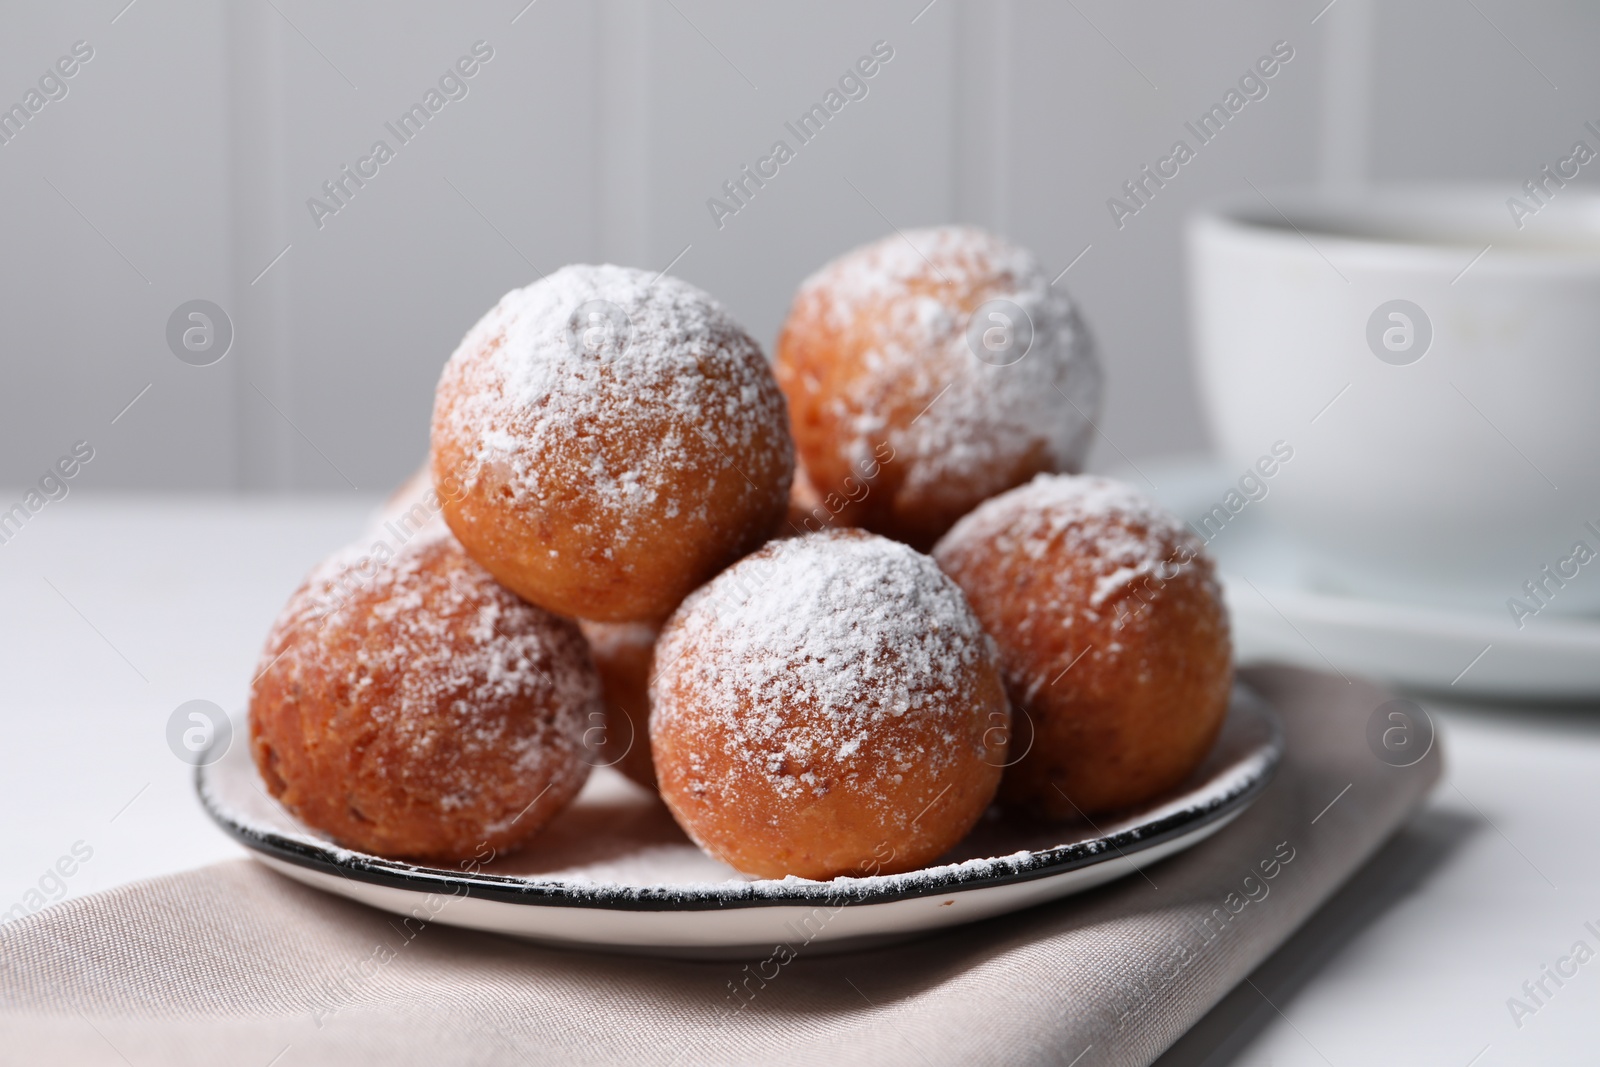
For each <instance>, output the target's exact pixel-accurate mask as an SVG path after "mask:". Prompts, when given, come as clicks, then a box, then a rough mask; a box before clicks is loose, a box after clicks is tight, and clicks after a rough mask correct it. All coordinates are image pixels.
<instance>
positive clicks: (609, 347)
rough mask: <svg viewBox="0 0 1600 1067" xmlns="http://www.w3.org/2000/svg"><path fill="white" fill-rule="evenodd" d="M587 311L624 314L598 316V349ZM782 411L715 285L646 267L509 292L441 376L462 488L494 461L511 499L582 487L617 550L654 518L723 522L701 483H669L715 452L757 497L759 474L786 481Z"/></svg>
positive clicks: (592, 526)
mask: <svg viewBox="0 0 1600 1067" xmlns="http://www.w3.org/2000/svg"><path fill="white" fill-rule="evenodd" d="M586 306H592V307H605V306H609V308H611V309H615V312H613V314H615V313H616V312H620V314H621V315H622V316H623V317H624V319H625V321H624V320H622V319H614V320H608V319H606V317H605V315H604V314H602V315H601V317H600V319H598V320H593V321H596V322H598V323H599V324H600V326H599V328H600V329H601V331H602V333H601V334H598V335H596V336H597V337H603V338H604V339H603V341H602V342H601V343H600V344H599V345H598V347H595V346H591V347H590V348H588V349H586V348H585V347H584V342H583V341H582V339H581V338H582V334H581V331H582V330H583V329H584V328H585V326H584V323H585V322H587V321H591V320H589V319H587V317H585V316H579V318H578V319H576V320H575V319H574V316H575V315H578V313H579V311H580V309H582V308H585V307H586ZM574 325H576V326H577V328H578V331H579V339H578V340H576V341H575V340H574ZM606 331H612V332H606ZM624 334H625V338H626V340H625V344H623V343H621V336H620V335H624ZM785 419H786V413H785V408H784V401H783V396H782V394H781V393H780V392H779V390H778V389H777V387H776V383H775V382H774V380H773V378H772V374H771V371H770V369H769V368H768V365H767V361H766V358H765V356H764V355H763V354H762V352H761V349H760V346H758V345H757V344H756V343H755V341H753V340H752V339H751V338H750V336H749V335H748V334H747V333H746V332H745V331H744V330H743V328H742V327H740V326H739V325H738V323H736V322H735V321H734V320H733V318H732V317H731V316H730V315H729V314H728V313H727V311H726V310H725V309H724V308H723V307H722V305H720V304H718V303H717V302H716V301H715V300H713V299H712V298H711V297H710V296H708V295H707V294H706V293H704V292H703V291H701V290H700V289H697V288H695V287H694V286H692V285H690V284H688V283H687V282H684V281H681V280H679V279H677V278H674V277H670V276H665V275H653V274H651V273H650V272H647V271H642V270H635V269H632V268H627V267H617V266H611V265H603V266H586V265H573V266H567V267H563V268H561V269H560V270H558V271H556V272H555V273H553V274H550V275H549V276H547V277H545V278H543V279H541V280H539V281H537V282H534V283H533V284H532V285H529V286H527V287H525V288H522V289H515V290H512V291H511V292H509V293H507V294H506V295H505V296H504V297H502V298H501V299H500V301H499V303H497V304H496V305H495V306H494V308H492V309H491V310H490V311H489V312H488V314H486V315H484V317H483V318H482V319H481V320H479V322H478V323H477V324H476V325H475V326H473V328H472V329H471V330H470V331H468V333H467V335H466V336H465V337H464V338H463V339H462V341H461V344H460V345H459V346H458V347H457V349H456V351H455V352H454V354H452V355H451V357H450V360H449V362H448V363H447V364H446V366H445V369H444V373H443V375H442V377H441V380H440V385H439V393H438V400H437V402H436V405H435V412H434V433H435V437H436V438H437V437H438V435H439V434H440V433H441V432H443V433H445V434H446V435H447V436H448V437H449V438H450V439H451V440H453V441H456V442H469V443H470V445H469V447H468V449H467V454H466V456H465V462H463V463H462V464H461V467H460V469H459V470H457V471H455V472H454V474H455V477H456V478H457V479H458V480H459V482H460V483H461V486H462V488H463V489H465V490H469V491H470V490H471V489H472V488H473V487H474V486H476V485H477V483H478V481H479V479H480V478H482V477H483V475H484V472H485V471H486V469H489V468H493V469H494V470H495V471H496V472H497V476H496V482H497V483H498V484H501V485H504V486H505V487H506V488H507V489H508V490H509V492H510V494H511V496H510V501H509V502H510V503H511V504H512V505H514V506H518V507H527V508H532V509H536V510H539V511H548V512H549V513H550V514H552V515H565V514H570V513H571V512H572V510H573V509H571V508H570V507H567V506H566V503H567V501H568V500H569V499H570V498H572V497H573V496H574V495H581V497H582V498H583V500H584V502H585V504H586V505H587V506H588V507H589V509H590V510H591V511H592V514H591V515H588V516H587V517H583V518H580V519H578V520H577V521H578V526H579V529H578V532H579V533H581V534H582V535H583V536H584V537H586V538H589V539H590V540H592V542H593V543H594V544H595V545H596V546H597V551H599V552H600V553H601V554H603V555H607V556H609V555H611V554H612V553H613V552H614V551H620V550H622V549H624V548H626V547H629V546H636V545H637V544H639V543H648V542H649V541H650V540H651V538H652V536H653V534H654V533H655V532H656V531H655V529H654V526H655V525H656V524H655V522H654V518H655V517H656V516H658V515H659V516H663V517H664V518H665V519H667V520H670V521H673V522H700V523H706V522H710V521H712V520H713V518H714V517H713V516H711V515H710V514H709V513H708V508H709V506H710V501H709V499H708V497H707V496H706V495H705V494H704V493H702V494H701V495H699V496H696V495H694V494H683V493H669V492H668V488H669V487H676V486H675V483H674V482H673V481H672V477H671V476H672V474H673V473H674V472H679V471H682V470H684V469H685V468H692V467H694V466H697V465H701V464H703V463H704V462H705V457H706V456H707V455H708V454H710V455H711V456H713V457H714V458H716V459H717V465H718V466H730V465H731V466H732V467H734V468H738V469H740V470H744V471H746V472H747V474H748V477H745V478H742V479H741V484H742V485H744V487H745V488H744V491H745V492H747V494H748V495H750V496H751V497H759V496H761V495H762V494H770V493H771V491H772V489H771V487H770V486H768V485H764V484H759V483H760V482H761V480H762V474H763V473H765V472H767V471H773V472H777V473H779V474H780V475H781V476H780V477H776V478H771V479H769V480H771V481H773V482H775V483H776V482H781V486H780V491H787V487H788V481H789V477H790V475H791V473H792V470H793V453H792V449H791V447H790V444H789V441H788V438H787V435H786V434H781V433H780V434H773V433H771V432H770V428H771V427H773V426H781V425H782V424H783V423H784V421H785ZM752 479H755V480H754V481H752Z"/></svg>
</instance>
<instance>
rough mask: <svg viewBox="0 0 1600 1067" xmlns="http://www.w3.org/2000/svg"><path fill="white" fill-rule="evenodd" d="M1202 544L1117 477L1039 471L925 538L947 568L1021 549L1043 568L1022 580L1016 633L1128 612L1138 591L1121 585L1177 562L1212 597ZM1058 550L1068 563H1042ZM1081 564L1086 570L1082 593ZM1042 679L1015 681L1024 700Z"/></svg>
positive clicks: (1113, 648)
mask: <svg viewBox="0 0 1600 1067" xmlns="http://www.w3.org/2000/svg"><path fill="white" fill-rule="evenodd" d="M1204 551H1205V544H1204V542H1203V541H1202V540H1201V539H1200V538H1199V537H1198V536H1196V535H1195V533H1194V532H1193V531H1192V530H1190V529H1189V528H1188V527H1187V526H1185V525H1184V523H1183V522H1182V521H1181V520H1180V519H1179V518H1178V517H1177V516H1176V515H1173V514H1172V513H1171V512H1169V511H1167V510H1166V509H1165V508H1163V507H1162V506H1161V505H1160V504H1158V503H1157V502H1156V501H1155V500H1153V499H1151V498H1150V497H1149V496H1146V495H1145V494H1144V493H1141V492H1139V491H1138V490H1137V489H1135V488H1133V487H1132V486H1130V485H1128V484H1127V483H1126V482H1120V481H1116V480H1114V479H1111V478H1102V477H1099V476H1096V475H1065V474H1041V475H1038V476H1037V477H1035V478H1034V479H1033V480H1032V481H1031V482H1028V483H1027V484H1026V485H1022V486H1018V487H1017V488H1015V489H1012V490H1011V491H1009V492H1007V493H1003V494H1001V495H1000V496H997V497H994V498H993V499H991V500H987V501H985V502H984V503H983V504H981V505H979V506H978V507H977V508H976V509H974V510H973V511H972V512H971V513H969V514H968V515H966V516H965V517H963V518H962V519H961V521H959V522H957V523H956V525H955V526H954V527H952V528H951V530H950V532H949V533H947V534H946V535H945V536H944V538H943V539H942V540H940V542H939V544H938V545H937V546H935V548H934V556H935V558H936V559H938V560H939V561H940V563H941V564H944V565H946V568H947V569H950V567H951V566H952V565H954V566H955V567H956V568H957V569H960V568H961V567H962V566H965V565H969V563H970V564H971V565H978V566H981V565H983V561H986V560H1016V559H1026V560H1030V561H1033V562H1034V563H1035V564H1038V565H1039V572H1041V573H1045V574H1048V575H1053V581H1052V580H1049V579H1047V580H1045V581H1043V582H1039V583H1037V584H1034V585H1031V586H1030V587H1029V597H1030V610H1029V611H1028V612H1027V613H1026V614H1024V615H1022V616H1021V617H1020V619H1019V621H1018V623H1017V626H1018V628H1019V631H1020V632H1021V633H1023V634H1024V635H1025V634H1027V633H1029V632H1030V631H1031V630H1032V629H1033V627H1034V626H1035V625H1045V626H1049V627H1051V628H1059V629H1062V630H1067V631H1070V630H1071V629H1072V627H1073V624H1074V622H1075V621H1076V620H1078V619H1079V618H1081V619H1083V620H1084V621H1086V622H1088V623H1098V622H1099V621H1100V620H1102V619H1104V618H1106V617H1107V616H1111V617H1112V618H1113V619H1114V620H1118V621H1120V620H1122V619H1127V620H1129V621H1130V622H1137V621H1138V620H1139V617H1140V611H1139V605H1140V603H1141V600H1140V598H1139V597H1138V596H1132V597H1131V599H1130V594H1133V593H1135V592H1136V591H1138V590H1140V589H1141V588H1143V589H1147V590H1154V589H1156V588H1159V587H1160V586H1161V585H1162V584H1163V583H1165V582H1168V581H1171V580H1172V579H1174V578H1176V577H1177V576H1178V575H1179V573H1180V572H1181V573H1184V574H1188V575H1192V576H1193V577H1194V578H1195V579H1197V580H1198V582H1199V583H1200V585H1201V587H1202V589H1203V590H1204V591H1205V592H1206V594H1207V595H1208V596H1210V597H1212V598H1215V599H1216V600H1218V601H1219V602H1220V598H1221V588H1220V586H1219V585H1218V584H1217V581H1216V577H1215V573H1214V570H1213V568H1212V566H1211V564H1210V562H1209V560H1208V559H1207V558H1206V557H1205V556H1204ZM1062 559H1069V560H1071V561H1072V567H1070V568H1054V569H1052V568H1050V567H1049V565H1048V563H1047V561H1049V560H1062ZM1085 574H1087V575H1088V576H1089V577H1090V579H1091V580H1090V582H1089V584H1088V587H1087V595H1085V588H1084V585H1083V579H1084V576H1085ZM1146 595H1149V593H1147V594H1146ZM1130 604H1131V606H1130ZM1121 651H1122V647H1121V645H1120V644H1118V643H1117V642H1115V641H1113V642H1111V643H1109V644H1107V645H1105V646H1104V647H1101V646H1098V645H1097V646H1095V647H1093V648H1092V649H1089V650H1088V651H1086V652H1085V655H1088V656H1091V657H1093V658H1094V659H1096V660H1097V661H1099V660H1111V659H1115V657H1117V655H1118V654H1119V653H1120V652H1121ZM1051 669H1052V670H1054V669H1056V668H1055V665H1053V664H1052V665H1051ZM1019 681H1021V680H1019ZM1052 681H1053V679H1052V678H1051V677H1050V676H1049V674H1048V672H1046V673H1041V674H1038V675H1034V676H1031V677H1029V678H1027V679H1026V680H1025V681H1024V682H1023V684H1021V685H1018V686H1017V687H1016V688H1017V690H1018V692H1019V694H1020V695H1021V696H1022V697H1023V699H1024V700H1032V699H1033V697H1034V696H1035V695H1036V694H1037V693H1038V692H1039V690H1041V689H1043V688H1045V687H1046V686H1048V685H1050V684H1051V683H1052Z"/></svg>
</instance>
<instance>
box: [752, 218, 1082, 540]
mask: <svg viewBox="0 0 1600 1067" xmlns="http://www.w3.org/2000/svg"><path fill="white" fill-rule="evenodd" d="M996 299H1004V300H1008V301H1010V302H1012V303H1013V304H1015V305H1016V306H1017V307H1019V308H1021V309H1022V310H1023V312H1024V313H1025V315H1026V318H1027V321H1028V322H1030V323H1031V326H1032V334H1033V340H1032V344H1031V347H1029V348H1028V349H1027V353H1026V355H1024V356H1022V357H1021V358H1020V359H1018V360H1017V361H1016V362H1012V363H1009V364H1008V365H994V364H992V363H988V362H985V361H984V360H981V359H979V358H978V357H977V356H976V355H975V354H974V352H973V349H972V348H971V347H970V346H969V342H968V339H967V327H968V322H969V319H970V318H971V316H972V315H973V314H974V312H976V311H977V310H978V309H979V308H980V307H981V306H982V305H983V304H985V303H986V302H987V301H990V300H996ZM777 357H778V358H777V372H778V379H779V382H780V383H781V384H782V386H783V389H784V392H785V393H786V394H787V396H788V398H789V404H790V413H791V416H792V419H793V429H794V434H795V441H796V445H797V447H798V449H799V451H800V453H801V455H802V456H803V458H804V461H805V465H806V468H807V470H808V471H809V472H810V474H811V477H812V481H813V483H814V484H815V486H816V488H817V490H818V492H819V493H821V494H823V495H824V496H827V495H828V494H836V495H837V498H838V499H839V500H841V501H845V500H848V501H850V503H849V504H848V506H846V507H845V508H844V512H843V515H842V521H843V522H845V523H847V524H851V525H861V526H866V527H867V528H869V529H873V530H876V531H878V532H881V533H884V534H887V535H889V536H891V537H896V538H898V539H900V540H904V541H907V542H908V543H910V544H913V545H915V546H918V547H922V548H926V547H928V546H929V545H931V544H932V543H933V542H934V541H935V540H937V539H938V537H939V536H940V535H941V534H942V533H944V531H945V530H947V529H948V528H949V527H950V525H951V524H952V523H954V522H955V520H956V519H957V518H959V517H960V516H961V515H963V514H965V513H966V512H967V511H969V510H970V509H971V508H973V507H974V506H976V505H977V504H978V503H980V502H981V501H983V500H984V499H986V498H988V497H990V496H993V495H994V494H996V493H999V492H1002V491H1004V490H1006V489H1009V488H1011V487H1012V486H1014V485H1018V484H1020V483H1022V482H1025V481H1027V480H1028V479H1029V478H1031V477H1032V476H1033V475H1035V474H1038V473H1041V472H1054V471H1076V470H1078V469H1079V468H1080V467H1081V465H1082V461H1083V456H1084V453H1085V451H1086V450H1087V446H1088V440H1089V434H1090V432H1091V421H1090V420H1092V419H1093V418H1094V417H1095V414H1096V412H1097V411H1098V409H1099V404H1100V392H1101V375H1100V370H1099V365H1098V363H1097V362H1096V360H1095V357H1094V346H1093V343H1092V341H1091V339H1090V337H1089V333H1088V331H1087V329H1086V328H1085V327H1084V325H1083V322H1082V320H1081V319H1080V317H1079V315H1078V312H1077V309H1076V307H1075V306H1074V305H1073V303H1072V301H1071V300H1070V299H1069V298H1068V297H1067V295H1066V294H1065V292H1063V291H1062V290H1061V288H1060V287H1059V286H1052V285H1051V284H1050V278H1049V277H1048V275H1047V274H1046V273H1045V272H1044V270H1043V268H1042V267H1041V266H1040V265H1039V263H1038V261H1037V260H1035V259H1034V257H1033V255H1032V254H1031V253H1029V252H1027V251H1026V250H1024V249H1022V248H1019V247H1017V246H1015V245H1012V244H1009V243H1007V242H1005V241H1003V240H1001V239H999V238H997V237H995V236H993V235H992V234H988V233H985V232H984V231H982V230H979V229H975V228H972V227H962V226H947V227H939V228H935V229H927V230H910V231H907V232H906V233H905V234H904V236H901V235H899V234H895V235H892V236H889V237H886V238H884V239H882V240H880V241H877V242H875V243H873V244H870V245H866V246H864V247H862V248H859V249H856V250H855V251H853V252H850V253H847V254H846V255H844V256H842V257H840V258H839V259H836V260H834V261H833V262H832V263H829V264H828V265H827V266H825V267H824V268H822V270H820V271H818V272H817V273H816V274H814V275H812V276H811V277H810V278H808V279H806V281H805V282H804V283H803V284H802V285H801V287H800V290H799V292H798V294H797V295H796V297H795V300H794V304H793V307H792V308H791V310H790V313H789V318H788V321H787V322H786V323H785V325H784V329H783V333H782V335H781V337H780V338H779V341H778V352H777ZM886 457H887V458H886ZM858 483H864V484H865V485H867V486H868V487H869V491H868V492H866V493H865V494H859V493H858V492H857V491H856V488H855V487H856V485H857V484H858ZM858 498H859V499H858Z"/></svg>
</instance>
